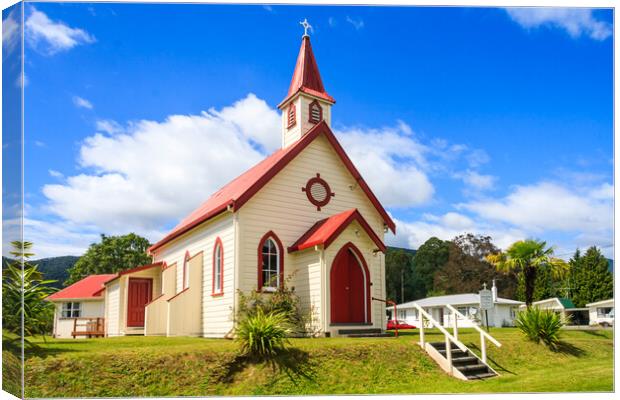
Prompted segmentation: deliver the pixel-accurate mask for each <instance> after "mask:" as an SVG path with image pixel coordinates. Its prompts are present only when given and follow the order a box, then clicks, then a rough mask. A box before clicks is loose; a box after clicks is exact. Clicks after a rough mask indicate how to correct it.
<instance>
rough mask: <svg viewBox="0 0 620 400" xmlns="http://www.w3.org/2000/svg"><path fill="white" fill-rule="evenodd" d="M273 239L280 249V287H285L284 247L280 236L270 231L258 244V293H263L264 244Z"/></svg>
mask: <svg viewBox="0 0 620 400" xmlns="http://www.w3.org/2000/svg"><path fill="white" fill-rule="evenodd" d="M268 239H273V241H274V242H275V244H276V247H277V249H278V275H279V279H280V282H279V287H280V288H281V287H283V285H284V246H282V242H281V241H280V238H279V237H278V235H276V234H275V233H274V232H273V231H269V232H267V233H265V234H264V235H263V237H262V238H261V239H260V241H259V242H258V291H260V292H262V291H263V284H264V282H263V244H264V243H265V242H266V241H267V240H268Z"/></svg>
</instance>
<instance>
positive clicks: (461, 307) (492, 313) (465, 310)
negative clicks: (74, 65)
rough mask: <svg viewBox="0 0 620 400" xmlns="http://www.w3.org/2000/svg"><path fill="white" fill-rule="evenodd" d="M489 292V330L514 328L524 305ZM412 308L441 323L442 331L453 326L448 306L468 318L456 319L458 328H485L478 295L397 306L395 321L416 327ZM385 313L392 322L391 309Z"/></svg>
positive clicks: (434, 298) (425, 300) (417, 317)
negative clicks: (490, 302) (481, 326)
mask: <svg viewBox="0 0 620 400" xmlns="http://www.w3.org/2000/svg"><path fill="white" fill-rule="evenodd" d="M491 292H492V294H493V308H492V309H491V310H488V311H487V317H488V321H489V326H495V327H501V326H514V320H515V318H516V316H517V311H518V309H519V306H520V305H522V304H523V302H521V301H517V300H510V299H504V298H501V297H497V288H496V287H495V286H493V287H492V288H491ZM414 304H418V305H419V306H420V307H422V308H423V309H424V311H426V312H427V313H429V314H430V315H431V316H432V317H433V319H435V320H436V321H439V322H441V323H442V325H443V326H444V327H451V326H452V323H453V319H452V318H453V313H452V311H450V309H449V308H447V306H448V304H449V305H451V306H453V307H454V308H456V309H457V310H458V311H459V312H460V313H461V314H463V315H465V316H466V317H467V318H468V319H461V318H459V319H458V325H459V326H461V327H471V326H472V324H477V325H482V324H486V320H485V314H484V312H481V310H480V295H479V294H478V293H463V294H453V295H447V296H435V297H427V298H425V299H420V300H415V301H410V302H407V303H403V304H398V305H397V306H396V313H397V316H396V319H398V320H403V321H405V322H407V323H409V324H411V325H414V326H416V327H419V326H420V316H419V313H418V310H417V309H416V308H415V306H414ZM386 310H387V311H388V313H390V315H391V318H393V315H392V314H393V311H394V307H387V308H386Z"/></svg>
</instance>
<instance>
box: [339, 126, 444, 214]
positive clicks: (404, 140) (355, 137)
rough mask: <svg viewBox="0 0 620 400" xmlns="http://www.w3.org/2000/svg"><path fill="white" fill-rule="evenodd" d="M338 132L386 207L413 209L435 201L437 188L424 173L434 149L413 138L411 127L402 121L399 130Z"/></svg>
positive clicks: (389, 128) (350, 154)
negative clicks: (432, 198)
mask: <svg viewBox="0 0 620 400" xmlns="http://www.w3.org/2000/svg"><path fill="white" fill-rule="evenodd" d="M335 133H336V135H337V136H338V138H339V139H340V140H341V142H342V145H343V146H344V148H345V149H347V154H348V155H349V157H351V160H353V163H354V164H355V165H356V166H357V168H358V169H359V170H360V172H361V174H362V176H363V177H364V179H365V180H366V181H367V182H368V184H369V185H370V187H371V188H372V189H373V191H374V193H375V194H376V195H377V197H379V199H380V200H381V201H382V202H383V204H384V205H385V206H387V207H412V206H416V205H420V204H423V203H426V202H428V201H429V200H430V199H431V197H432V195H433V193H434V188H433V185H432V184H431V182H430V180H429V178H428V176H427V174H426V173H425V172H424V169H425V168H427V167H428V166H429V161H428V160H427V159H426V154H427V153H428V152H429V151H430V149H429V148H428V147H426V146H425V145H423V144H421V143H419V142H418V141H416V140H415V138H413V137H411V135H412V131H411V128H410V127H409V126H408V125H406V124H404V123H403V122H402V121H400V122H399V124H398V125H397V126H396V127H387V128H382V129H363V128H345V129H343V130H337V131H336V132H335ZM395 183H396V184H395Z"/></svg>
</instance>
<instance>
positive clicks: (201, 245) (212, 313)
mask: <svg viewBox="0 0 620 400" xmlns="http://www.w3.org/2000/svg"><path fill="white" fill-rule="evenodd" d="M218 237H219V238H220V240H221V241H222V247H223V250H224V263H223V266H224V269H223V273H224V294H223V295H221V296H212V281H213V250H214V246H215V240H216V239H217V238H218ZM234 237H235V236H234V223H233V215H232V214H231V213H228V212H225V213H224V214H223V215H220V216H218V217H216V218H214V219H212V220H210V221H208V222H206V223H204V224H202V225H200V226H198V227H197V228H195V229H193V230H191V231H190V232H188V233H186V234H184V235H182V236H180V237H179V238H177V239H175V240H174V241H172V242H170V243H167V244H165V245H164V246H163V247H162V248H160V249H157V250H156V251H155V254H154V255H153V256H154V261H155V262H158V261H165V262H166V263H167V264H168V265H172V264H176V285H175V288H174V289H175V293H173V295H174V294H176V293H178V292H180V291H181V290H182V287H183V263H184V261H185V254H186V252H189V254H190V256H194V255H196V254H198V253H200V252H203V254H204V257H203V261H202V264H203V265H202V307H201V313H202V335H203V336H206V337H223V336H225V335H227V334H229V333H230V332H231V330H232V328H233V319H232V309H233V302H234V296H235V289H234V282H235V279H234V278H235V276H234V267H235V240H234ZM191 279H192V276H191V273H190V280H191ZM164 285H165V287H166V288H168V287H169V286H168V285H167V284H166V283H164ZM166 290H169V289H166ZM167 295H168V294H167ZM173 331H174V327H173Z"/></svg>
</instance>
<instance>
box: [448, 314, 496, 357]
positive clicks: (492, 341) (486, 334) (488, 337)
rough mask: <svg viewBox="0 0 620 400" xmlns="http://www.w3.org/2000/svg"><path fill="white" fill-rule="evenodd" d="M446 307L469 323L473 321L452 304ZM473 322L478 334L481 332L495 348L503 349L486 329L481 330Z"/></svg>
mask: <svg viewBox="0 0 620 400" xmlns="http://www.w3.org/2000/svg"><path fill="white" fill-rule="evenodd" d="M446 307H447V308H448V309H449V310H450V311H452V312H453V313H455V314H458V315H460V316H461V317H462V318H463V319H466V320H468V321H471V319H469V318H468V317H466V316H465V315H463V314H461V313H460V312H459V310H457V309H456V308H454V307H452V305H451V304H447V305H446ZM471 322H472V325H473V327H474V329H476V330H477V331H478V332H480V335H482V336H484V337H486V338H487V339H489V341H491V343H493V344H494V345H495V346H497V347H502V344H501V343H500V342H498V341H497V340H496V339H495V338H494V337H493V336H491V335H489V334H488V333H487V332H486V331H485V330H484V329H480V327H479V326H478V325H476V324H475V323H473V321H471Z"/></svg>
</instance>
